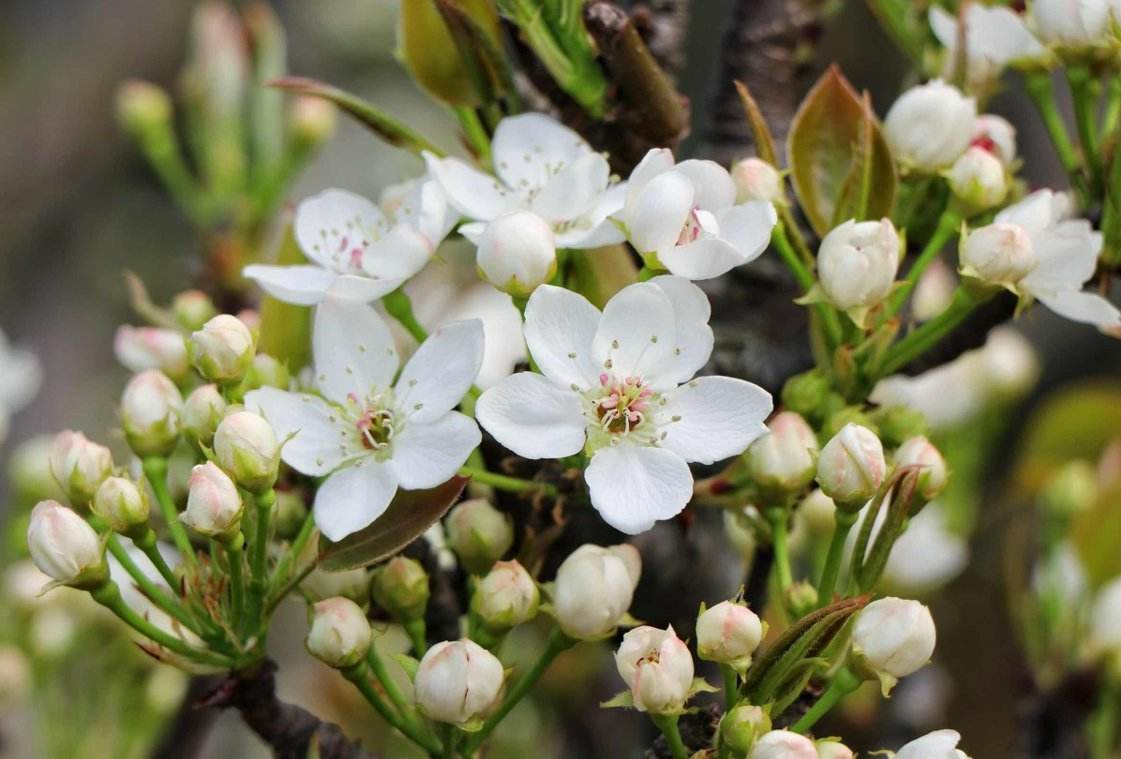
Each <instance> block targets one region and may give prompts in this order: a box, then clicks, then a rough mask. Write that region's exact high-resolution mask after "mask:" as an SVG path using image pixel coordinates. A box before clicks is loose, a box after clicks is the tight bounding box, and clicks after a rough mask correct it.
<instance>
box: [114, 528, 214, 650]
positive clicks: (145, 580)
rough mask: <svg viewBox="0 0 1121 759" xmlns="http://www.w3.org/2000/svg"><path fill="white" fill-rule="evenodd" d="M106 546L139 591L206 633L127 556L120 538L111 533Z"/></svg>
mask: <svg viewBox="0 0 1121 759" xmlns="http://www.w3.org/2000/svg"><path fill="white" fill-rule="evenodd" d="M107 548H108V549H109V553H111V554H112V555H113V558H115V559H116V560H117V563H118V564H120V565H121V566H122V567H123V568H124V570H125V571H126V572H128V575H129V577H131V578H132V580H133V582H135V583H136V586H137V587H138V588H140V592H141V593H143V594H144V595H145V596H147V597H148V598H149V599H151V601H152V603H154V604H155V605H156V606H157V607H159V608H160V610H161V611H163V612H165V613H166V614H167V615H168V616H170V617H171V618H172V619H174V620H176V621H177V622H179V623H180V624H181V625H183V626H184V627H186V628H187V629H188V630H190V631H191V632H193V633H195V634H197V635H200V636H203V637H205V635H206V633H205V632H204V631H203V630H202V628H201V626H200V625H199V624H198V622H197V620H195V619H194V617H192V616H191V614H190V613H189V612H188V611H187V610H186V609H185V608H183V605H182V604H180V603H179V601H178V600H177V599H176V598H175V597H173V596H171V595H169V594H168V593H167V592H165V591H164V589H163V588H161V587H160V586H159V585H157V584H156V583H154V582H152V578H150V577H149V576H148V575H147V574H146V573H145V572H144V570H142V569H141V568H140V567H138V566H136V562H134V561H133V560H132V557H131V556H129V553H128V551H127V550H126V549H125V547H124V546H123V545H121V542H120V539H119V538H118V537H117V536H116V535H111V536H110V537H109V542H108V544H107ZM175 587H176V585H172V586H171V588H172V592H173V593H174V592H175V591H174V589H175Z"/></svg>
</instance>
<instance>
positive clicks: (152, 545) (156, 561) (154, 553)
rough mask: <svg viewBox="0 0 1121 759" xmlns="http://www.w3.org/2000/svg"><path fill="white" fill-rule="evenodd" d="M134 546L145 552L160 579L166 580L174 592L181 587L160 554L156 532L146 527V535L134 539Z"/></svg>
mask: <svg viewBox="0 0 1121 759" xmlns="http://www.w3.org/2000/svg"><path fill="white" fill-rule="evenodd" d="M132 542H133V544H134V545H135V546H136V547H137V548H139V549H140V550H141V551H143V552H144V555H145V556H147V557H148V561H150V562H152V566H154V567H155V568H156V571H157V572H159V573H160V577H162V578H163V579H164V582H166V583H167V586H168V587H169V588H171V589H172V590H173V591H174V589H175V588H177V587H178V586H179V578H178V577H176V576H175V572H173V571H172V569H171V567H170V566H169V565H168V563H167V561H166V560H165V559H164V557H163V554H162V553H160V549H159V546H158V545H156V542H157V541H156V531H155V530H153V529H152V528H151V527H146V529H145V530H144V533H143V534H141V535H139V536H137V537H135V538H133V539H132Z"/></svg>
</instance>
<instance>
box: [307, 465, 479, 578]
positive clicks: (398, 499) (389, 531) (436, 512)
mask: <svg viewBox="0 0 1121 759" xmlns="http://www.w3.org/2000/svg"><path fill="white" fill-rule="evenodd" d="M466 484H467V478H466V477H460V476H458V475H456V476H455V477H452V478H451V479H450V480H448V481H447V482H445V483H444V484H443V485H439V486H437V487H434V488H430V489H428V490H398V491H397V495H396V496H394V498H393V501H392V502H391V503H390V504H389V508H387V509H386V510H385V513H384V514H382V515H381V516H380V517H378V518H377V519H376V520H374V523H373V524H371V525H370V526H369V527H366V528H364V529H362V530H359V531H358V532H356V533H354V534H353V535H348V536H347V537H345V538H343V539H342V540H340V541H339V542H338V543H332V542H330V541H329V540H327V539H326V538H322V537H321V538H320V539H319V566H320V567H322V568H323V569H326V570H328V571H331V572H342V571H344V570H347V569H355V568H357V567H365V566H369V565H370V564H373V563H375V562H378V561H381V560H382V559H386V558H388V557H390V556H392V555H393V554H395V553H397V552H398V551H400V550H401V549H402V548H404V547H405V546H407V545H408V544H409V543H411V542H413V541H414V540H416V539H417V538H418V537H420V536H421V535H423V534H424V532H425V531H426V530H427V529H428V528H429V527H431V526H432V525H433V524H435V523H436V521H437V520H438V519H440V517H442V516H444V514H446V513H447V511H448V509H450V508H451V506H452V504H453V503H455V501H456V499H457V498H459V494H460V493H462V492H463V488H464V486H465V485H466Z"/></svg>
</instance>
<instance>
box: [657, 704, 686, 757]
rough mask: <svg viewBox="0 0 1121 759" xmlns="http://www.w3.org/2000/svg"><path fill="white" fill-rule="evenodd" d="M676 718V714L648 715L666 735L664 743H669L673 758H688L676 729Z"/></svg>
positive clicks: (679, 732)
mask: <svg viewBox="0 0 1121 759" xmlns="http://www.w3.org/2000/svg"><path fill="white" fill-rule="evenodd" d="M677 718H678V717H677V715H676V714H651V715H650V719H652V720H653V721H654V724H655V725H657V726H658V729H659V730H661V731H662V735H664V736H666V744H668V745H669V752H670V755H671V756H672V757H673V759H689V751H688V750H687V749H686V748H685V743H684V742H683V741H682V740H681V731H680V730H678V729H677Z"/></svg>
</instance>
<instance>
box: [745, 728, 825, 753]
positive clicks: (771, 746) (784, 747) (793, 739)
mask: <svg viewBox="0 0 1121 759" xmlns="http://www.w3.org/2000/svg"><path fill="white" fill-rule="evenodd" d="M747 756H748V759H817V748H816V747H815V746H814V742H813V741H812V740H810V739H809V738H807V737H806V736H804V735H799V734H798V733H794V732H791V731H790V730H772V731H770V732H769V733H764V734H763V735H761V736H760V737H759V740H757V741H756V742H755V745H754V746H752V747H751V753H750V754H748V755H747Z"/></svg>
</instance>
